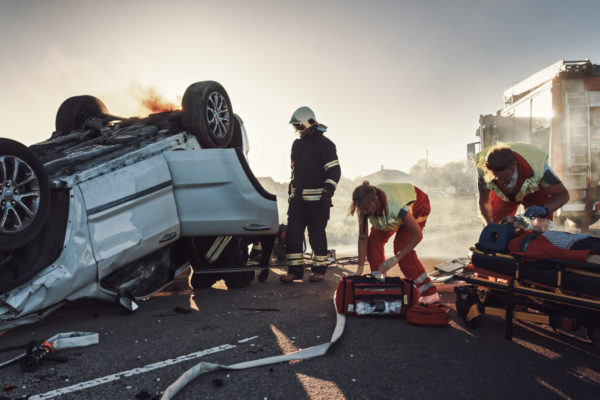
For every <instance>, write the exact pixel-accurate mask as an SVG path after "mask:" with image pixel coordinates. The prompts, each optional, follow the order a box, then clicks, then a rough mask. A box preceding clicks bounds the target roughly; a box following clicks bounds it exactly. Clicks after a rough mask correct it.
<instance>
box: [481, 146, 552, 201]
mask: <svg viewBox="0 0 600 400" xmlns="http://www.w3.org/2000/svg"><path fill="white" fill-rule="evenodd" d="M507 145H508V147H509V148H510V149H511V150H513V151H514V152H515V153H517V154H519V155H520V156H521V157H523V158H524V159H525V161H527V163H528V164H529V166H530V167H531V169H532V170H533V175H532V176H530V177H529V178H527V179H525V180H524V181H523V183H522V184H521V187H520V188H519V190H518V192H517V194H516V195H515V200H516V201H522V200H523V198H525V196H527V195H528V194H531V193H535V192H537V191H538V190H539V188H540V182H541V181H542V177H543V176H544V166H545V165H546V161H547V160H548V154H547V153H546V152H544V151H542V150H540V149H539V148H537V147H535V146H534V145H531V144H527V143H507ZM492 147H494V146H490V147H486V148H485V149H483V150H482V151H480V152H479V153H477V154H476V155H475V165H476V166H477V173H478V174H479V177H480V178H482V179H483V177H484V176H485V171H486V168H485V160H486V158H487V155H488V153H489V151H490V150H491V148H492ZM486 186H487V188H488V189H490V190H493V191H494V193H496V194H497V195H498V197H500V198H501V199H502V200H504V201H511V200H510V199H509V198H508V197H507V196H506V195H505V194H504V193H503V192H502V190H500V188H499V187H498V185H497V184H496V183H495V182H494V181H492V182H488V183H487V184H486Z"/></svg>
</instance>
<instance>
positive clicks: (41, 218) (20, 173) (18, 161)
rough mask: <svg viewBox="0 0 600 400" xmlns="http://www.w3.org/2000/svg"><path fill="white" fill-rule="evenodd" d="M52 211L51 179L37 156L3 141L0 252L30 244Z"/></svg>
mask: <svg viewBox="0 0 600 400" xmlns="http://www.w3.org/2000/svg"><path fill="white" fill-rule="evenodd" d="M49 211H50V186H49V184H48V176H47V174H46V170H45V169H44V166H43V165H42V162H41V161H40V159H39V158H38V157H37V155H36V154H35V153H34V152H33V151H31V150H30V149H28V148H27V147H26V146H24V145H23V144H21V143H19V142H17V141H14V140H10V139H3V138H0V250H12V249H16V248H18V247H21V246H23V245H25V244H27V243H29V242H30V241H31V240H32V239H33V238H34V237H35V236H36V235H37V234H38V233H39V232H40V230H41V229H42V227H43V226H44V223H45V222H46V219H47V218H48V213H49Z"/></svg>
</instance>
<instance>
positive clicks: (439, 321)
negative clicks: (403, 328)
mask: <svg viewBox="0 0 600 400" xmlns="http://www.w3.org/2000/svg"><path fill="white" fill-rule="evenodd" d="M406 322H408V323H409V324H413V325H432V326H446V325H448V322H450V309H449V308H448V307H447V306H445V305H443V304H427V305H422V304H419V305H416V306H410V307H408V308H407V309H406Z"/></svg>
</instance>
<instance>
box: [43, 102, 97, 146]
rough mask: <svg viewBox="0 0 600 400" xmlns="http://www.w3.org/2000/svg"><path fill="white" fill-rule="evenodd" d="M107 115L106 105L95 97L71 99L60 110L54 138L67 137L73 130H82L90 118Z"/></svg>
mask: <svg viewBox="0 0 600 400" xmlns="http://www.w3.org/2000/svg"><path fill="white" fill-rule="evenodd" d="M106 113H107V109H106V106H105V105H104V103H102V101H100V99H98V98H96V97H94V96H87V95H86V96H74V97H69V98H68V99H66V100H65V101H63V102H62V104H61V105H60V107H59V108H58V111H57V113H56V132H54V134H53V135H52V137H58V136H64V135H67V134H68V133H70V132H71V131H72V130H73V129H80V128H82V127H83V124H84V123H85V121H86V120H87V119H88V118H90V117H94V116H97V115H101V114H106Z"/></svg>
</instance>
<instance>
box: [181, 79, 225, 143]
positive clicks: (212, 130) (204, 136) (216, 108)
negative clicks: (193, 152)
mask: <svg viewBox="0 0 600 400" xmlns="http://www.w3.org/2000/svg"><path fill="white" fill-rule="evenodd" d="M181 105H182V107H183V110H182V114H181V121H182V124H183V127H184V128H185V129H186V130H188V131H189V132H190V133H192V134H193V135H194V136H195V137H196V138H197V139H198V141H199V142H200V144H201V145H202V146H205V147H227V145H228V144H229V142H231V138H232V136H233V129H234V119H235V116H234V115H233V111H232V108H231V101H230V100H229V96H228V95H227V92H226V91H225V89H224V88H223V86H221V84H219V83H218V82H214V81H204V82H196V83H194V84H192V85H190V86H189V87H188V88H187V90H186V91H185V93H184V94H183V99H182V102H181Z"/></svg>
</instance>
